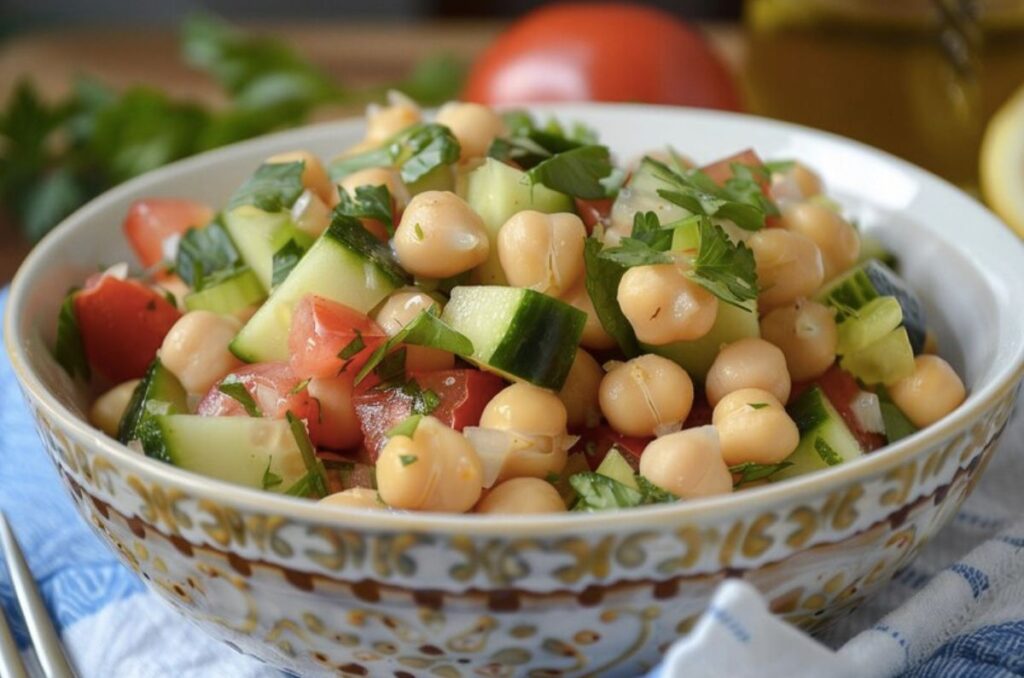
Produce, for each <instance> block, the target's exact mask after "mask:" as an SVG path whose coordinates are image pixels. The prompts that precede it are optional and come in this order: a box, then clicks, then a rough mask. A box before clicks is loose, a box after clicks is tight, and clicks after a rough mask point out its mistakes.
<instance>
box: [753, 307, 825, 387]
mask: <svg viewBox="0 0 1024 678" xmlns="http://www.w3.org/2000/svg"><path fill="white" fill-rule="evenodd" d="M761 336H762V337H763V338H764V339H765V340H766V341H769V342H771V343H773V344H775V345H776V346H778V347H779V348H780V349H781V350H782V353H783V354H784V355H785V356H786V367H787V368H788V369H789V376H790V378H791V379H792V380H793V381H807V380H809V379H814V378H815V377H819V376H821V375H822V374H824V373H825V370H827V369H828V368H830V367H832V363H834V362H835V361H836V342H838V340H839V335H838V332H837V330H836V318H835V313H834V312H833V310H832V309H831V308H829V307H828V306H825V305H823V304H819V303H818V302H816V301H807V300H804V299H801V300H799V301H797V302H796V303H795V304H789V305H788V306H781V307H779V308H776V309H774V310H772V311H770V312H769V313H768V314H767V315H766V316H764V317H763V318H761ZM780 400H781V398H780Z"/></svg>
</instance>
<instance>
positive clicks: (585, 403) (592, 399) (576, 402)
mask: <svg viewBox="0 0 1024 678" xmlns="http://www.w3.org/2000/svg"><path fill="white" fill-rule="evenodd" d="M602 377H604V370H603V369H601V366H600V365H598V364H597V361H596V360H594V358H593V356H591V355H590V354H589V353H587V352H586V351H584V350H583V349H582V348H578V349H576V358H575V359H573V361H572V367H571V368H569V376H567V377H566V378H565V383H564V384H562V390H561V391H559V392H558V398H559V400H561V401H562V404H563V405H565V411H566V414H567V415H568V416H567V420H566V421H567V423H568V425H569V427H570V428H573V429H580V428H590V427H593V426H597V425H598V424H599V423H600V422H601V403H600V402H599V400H598V395H597V394H598V391H599V390H600V388H601V378H602Z"/></svg>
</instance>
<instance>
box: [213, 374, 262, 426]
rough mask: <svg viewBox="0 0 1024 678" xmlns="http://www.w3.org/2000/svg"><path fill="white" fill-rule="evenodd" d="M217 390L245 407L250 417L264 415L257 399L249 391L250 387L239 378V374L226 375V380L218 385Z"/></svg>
mask: <svg viewBox="0 0 1024 678" xmlns="http://www.w3.org/2000/svg"><path fill="white" fill-rule="evenodd" d="M217 390H218V391H220V392H221V393H223V394H224V395H226V396H228V397H230V398H231V399H233V400H234V401H235V402H237V403H238V404H240V405H241V406H242V407H243V408H245V413H246V414H248V415H249V416H250V417H262V416H263V412H262V411H261V410H260V408H259V406H258V405H257V404H256V401H255V400H253V397H252V394H251V393H249V389H247V388H246V387H245V384H243V383H242V382H241V381H239V380H238V377H237V376H235V375H233V374H229V375H228V376H226V377H225V378H224V380H223V381H222V382H220V384H218V385H217Z"/></svg>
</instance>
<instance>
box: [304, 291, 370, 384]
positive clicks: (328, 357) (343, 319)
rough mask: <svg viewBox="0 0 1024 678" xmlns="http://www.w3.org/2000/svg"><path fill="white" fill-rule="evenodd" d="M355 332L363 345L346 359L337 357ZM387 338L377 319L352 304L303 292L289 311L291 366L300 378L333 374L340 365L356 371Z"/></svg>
mask: <svg viewBox="0 0 1024 678" xmlns="http://www.w3.org/2000/svg"><path fill="white" fill-rule="evenodd" d="M357 332H358V333H359V335H358V336H361V337H362V341H363V345H364V347H363V348H362V349H361V350H359V351H358V352H356V353H354V354H353V355H351V356H349V357H348V358H347V359H343V358H341V357H339V355H338V354H339V353H341V351H342V350H344V349H345V348H346V347H347V346H350V345H351V342H352V341H354V340H355V339H356V336H357V334H356V333H357ZM387 338H388V337H387V334H386V333H385V332H384V330H383V329H381V327H380V326H379V325H378V324H377V323H375V322H373V320H371V319H370V318H369V317H368V316H366V315H365V314H363V313H360V312H359V311H357V310H355V309H354V308H350V307H348V306H345V305H344V304H339V303H337V302H335V301H331V300H330V299H324V298H323V297H318V296H315V295H312V294H310V295H306V296H305V297H303V298H302V300H301V301H299V303H298V304H297V305H296V307H295V312H294V313H293V314H292V328H291V332H290V333H289V335H288V350H289V352H290V353H291V360H290V363H291V368H292V371H293V372H294V373H295V374H296V375H297V376H298V377H299V378H301V379H311V378H321V379H326V378H328V377H334V376H337V375H338V374H340V373H341V371H342V369H343V368H344V371H345V372H346V373H351V374H355V373H357V372H358V371H359V369H360V368H361V367H362V366H363V365H364V364H366V361H367V360H368V359H369V358H370V355H371V354H372V353H373V351H374V349H376V348H377V347H378V346H380V345H381V344H383V343H384V342H385V341H387ZM346 363H347V366H346Z"/></svg>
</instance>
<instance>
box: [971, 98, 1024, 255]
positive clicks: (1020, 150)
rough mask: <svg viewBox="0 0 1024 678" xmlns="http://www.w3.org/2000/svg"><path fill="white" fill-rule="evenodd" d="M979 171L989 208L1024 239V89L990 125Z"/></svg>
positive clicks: (998, 113)
mask: <svg viewBox="0 0 1024 678" xmlns="http://www.w3.org/2000/svg"><path fill="white" fill-rule="evenodd" d="M979 170H980V172H981V192H982V194H983V195H984V196H985V201H986V202H987V203H988V204H989V207H991V208H992V209H993V210H994V211H995V212H996V214H998V215H999V216H1000V217H1002V219H1003V221H1005V222H1006V223H1008V224H1009V225H1010V226H1011V227H1012V228H1013V229H1014V230H1016V231H1017V233H1018V234H1020V235H1021V236H1024V87H1021V88H1020V89H1019V90H1017V93H1016V94H1014V95H1013V97H1012V98H1011V99H1010V100H1009V101H1008V102H1006V103H1005V104H1003V107H1002V108H1000V109H999V110H998V111H997V112H996V114H995V116H994V117H993V118H992V120H991V121H990V122H989V123H988V127H987V128H986V130H985V138H984V139H983V140H982V142H981V164H980V167H979Z"/></svg>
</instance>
